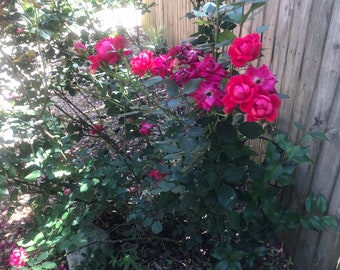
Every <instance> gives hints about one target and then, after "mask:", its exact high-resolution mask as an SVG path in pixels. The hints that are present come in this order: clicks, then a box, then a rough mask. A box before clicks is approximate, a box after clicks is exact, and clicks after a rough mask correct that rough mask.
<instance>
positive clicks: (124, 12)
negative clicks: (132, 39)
mask: <svg viewBox="0 0 340 270" xmlns="http://www.w3.org/2000/svg"><path fill="white" fill-rule="evenodd" d="M98 18H99V19H100V20H101V21H102V25H101V28H102V29H103V30H106V29H109V28H111V29H116V28H117V27H120V26H123V27H124V28H133V27H136V26H140V25H141V22H142V15H141V13H140V11H138V10H136V9H135V8H134V7H133V6H129V7H126V8H119V9H115V10H103V11H101V12H99V13H98Z"/></svg>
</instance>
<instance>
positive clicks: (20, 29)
mask: <svg viewBox="0 0 340 270" xmlns="http://www.w3.org/2000/svg"><path fill="white" fill-rule="evenodd" d="M22 31H23V29H22V28H21V27H18V28H17V31H16V32H17V34H18V35H20V34H21V33H22Z"/></svg>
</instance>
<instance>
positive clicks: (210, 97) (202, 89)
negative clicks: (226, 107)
mask: <svg viewBox="0 0 340 270" xmlns="http://www.w3.org/2000/svg"><path fill="white" fill-rule="evenodd" d="M219 85H220V84H219V82H205V81H204V82H201V83H200V85H199V87H198V88H197V89H196V91H195V92H194V93H192V94H190V96H191V97H192V98H193V99H194V100H195V103H196V104H197V108H203V109H204V110H206V111H210V109H211V107H213V106H223V103H222V97H223V96H224V94H225V93H224V92H223V91H221V89H220V86H219Z"/></svg>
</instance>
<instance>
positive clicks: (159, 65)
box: [150, 54, 173, 79]
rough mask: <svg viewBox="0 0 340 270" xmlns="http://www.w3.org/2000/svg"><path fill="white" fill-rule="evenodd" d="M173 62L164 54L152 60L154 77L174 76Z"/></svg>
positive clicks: (151, 69)
mask: <svg viewBox="0 0 340 270" xmlns="http://www.w3.org/2000/svg"><path fill="white" fill-rule="evenodd" d="M172 70H173V60H172V59H171V58H170V57H169V56H168V55H166V54H162V55H160V56H158V57H156V58H154V59H153V60H152V64H151V67H150V72H151V75H152V76H160V77H162V78H163V79H164V77H165V76H169V75H171V74H172Z"/></svg>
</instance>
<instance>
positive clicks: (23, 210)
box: [7, 194, 32, 224]
mask: <svg viewBox="0 0 340 270" xmlns="http://www.w3.org/2000/svg"><path fill="white" fill-rule="evenodd" d="M30 198H31V196H30V194H25V195H22V196H20V197H19V199H18V203H19V204H20V206H18V207H17V208H16V209H15V211H14V213H13V214H12V215H11V217H10V219H9V220H8V222H7V223H8V224H12V223H13V222H17V221H22V220H23V219H25V218H27V217H29V215H30V214H31V213H32V210H31V208H30V207H28V201H29V199H30ZM22 224H24V221H22Z"/></svg>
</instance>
